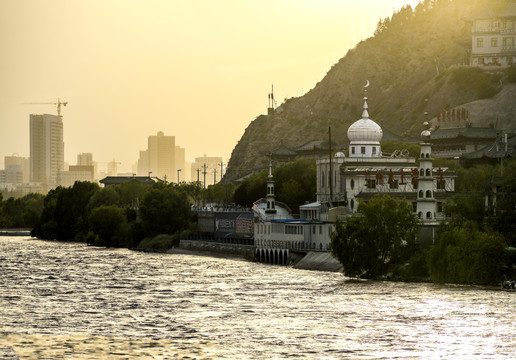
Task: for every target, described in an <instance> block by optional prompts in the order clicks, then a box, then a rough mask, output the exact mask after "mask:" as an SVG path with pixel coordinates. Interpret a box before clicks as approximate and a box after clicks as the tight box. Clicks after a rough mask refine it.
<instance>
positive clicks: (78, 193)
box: [33, 181, 99, 240]
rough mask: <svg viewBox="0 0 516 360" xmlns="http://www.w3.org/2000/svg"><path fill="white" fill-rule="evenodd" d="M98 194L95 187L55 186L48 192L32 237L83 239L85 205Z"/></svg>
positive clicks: (83, 184)
mask: <svg viewBox="0 0 516 360" xmlns="http://www.w3.org/2000/svg"><path fill="white" fill-rule="evenodd" d="M98 190H99V186H98V185H97V184H95V183H91V182H88V181H76V182H75V184H74V185H73V186H72V187H68V188H63V187H61V186H59V187H57V188H56V189H54V190H51V191H49V192H48V194H47V196H46V197H45V200H44V202H43V204H44V205H43V211H42V213H41V217H40V219H39V221H38V224H37V225H36V226H35V228H34V231H33V235H34V236H37V237H40V238H42V239H57V240H81V239H83V237H84V236H85V235H86V234H87V232H88V227H89V225H88V216H89V211H88V207H87V205H88V203H89V201H90V197H91V196H92V195H93V194H94V193H95V192H96V191H98Z"/></svg>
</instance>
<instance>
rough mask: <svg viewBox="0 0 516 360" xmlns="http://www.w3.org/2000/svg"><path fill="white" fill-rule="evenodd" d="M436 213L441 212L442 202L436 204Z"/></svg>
mask: <svg viewBox="0 0 516 360" xmlns="http://www.w3.org/2000/svg"><path fill="white" fill-rule="evenodd" d="M437 212H440V213H442V212H443V203H442V202H438V203H437Z"/></svg>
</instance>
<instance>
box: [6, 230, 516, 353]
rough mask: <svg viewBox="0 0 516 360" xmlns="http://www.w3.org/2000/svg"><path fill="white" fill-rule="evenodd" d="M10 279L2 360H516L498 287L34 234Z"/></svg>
mask: <svg viewBox="0 0 516 360" xmlns="http://www.w3.org/2000/svg"><path fill="white" fill-rule="evenodd" d="M0 274H1V275H0V276H1V278H0V279H1V280H0V281H1V282H0V319H1V320H0V321H1V323H0V349H1V350H2V351H3V353H4V355H3V356H4V358H9V356H11V358H17V357H16V356H18V357H19V358H20V359H286V358H292V359H300V358H306V359H378V358H386V359H392V358H400V359H407V358H423V359H426V358H442V359H451V358H453V359H461V358H462V359H472V358H490V359H492V358H500V359H502V358H512V357H515V356H516V315H515V311H514V303H515V300H516V293H509V292H503V291H499V290H498V289H492V288H479V287H467V286H439V285H433V284H410V283H397V282H377V281H350V280H349V279H346V278H345V277H344V276H343V275H342V274H339V273H331V272H316V271H305V270H296V269H292V268H289V267H284V266H273V265H264V264H259V263H252V262H247V261H245V260H239V259H225V258H214V257H207V256H196V255H193V254H152V253H140V252H135V251H130V250H127V249H105V248H97V247H89V246H85V245H84V244H79V243H60V242H52V241H40V240H34V239H30V238H26V237H11V238H9V237H0ZM0 354H1V352H0ZM5 354H7V355H5ZM9 354H10V355H9ZM0 358H2V357H1V356H0Z"/></svg>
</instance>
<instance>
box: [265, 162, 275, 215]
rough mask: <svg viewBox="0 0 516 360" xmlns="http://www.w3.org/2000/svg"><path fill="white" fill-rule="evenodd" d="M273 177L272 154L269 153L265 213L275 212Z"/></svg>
mask: <svg viewBox="0 0 516 360" xmlns="http://www.w3.org/2000/svg"><path fill="white" fill-rule="evenodd" d="M274 201H275V200H274V178H273V177H272V154H269V176H268V178H267V210H265V213H266V214H276V207H275V206H274Z"/></svg>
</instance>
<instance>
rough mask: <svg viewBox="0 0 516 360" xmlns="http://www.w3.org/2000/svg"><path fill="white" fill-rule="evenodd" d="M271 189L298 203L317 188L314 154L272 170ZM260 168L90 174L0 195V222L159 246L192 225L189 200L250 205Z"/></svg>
mask: <svg viewBox="0 0 516 360" xmlns="http://www.w3.org/2000/svg"><path fill="white" fill-rule="evenodd" d="M274 176H275V181H276V184H277V189H278V190H277V197H278V200H279V201H284V202H285V203H287V204H288V205H289V206H290V207H291V208H293V209H296V208H298V207H299V205H301V204H303V203H304V201H306V200H307V199H311V197H310V195H309V194H312V195H311V196H312V197H313V196H314V194H315V161H314V160H307V159H300V160H297V161H294V162H291V163H285V164H280V165H279V166H277V168H276V169H275V170H274ZM266 180H267V172H266V170H264V171H262V172H257V173H255V174H253V175H251V176H250V177H248V178H246V179H245V180H244V181H243V182H242V183H241V184H238V185H236V184H233V183H224V182H220V183H218V184H216V185H212V186H209V187H208V188H206V189H205V188H203V187H202V186H201V184H200V183H199V182H191V183H186V182H183V183H180V184H173V183H170V184H165V183H156V184H153V185H149V184H145V183H141V182H138V181H136V180H133V181H129V182H127V183H124V184H118V185H112V186H109V187H105V188H101V187H100V186H99V185H98V184H96V183H92V182H81V181H78V182H75V184H74V185H73V186H70V187H62V186H59V187H57V188H56V189H53V190H51V191H49V192H48V194H47V195H46V196H43V195H38V194H29V195H26V196H24V197H22V198H19V199H14V198H9V199H8V200H7V201H2V198H1V197H0V227H4V228H7V227H28V228H32V235H33V236H35V237H38V238H40V239H52V240H53V239H55V240H61V241H81V242H86V243H89V244H94V245H98V246H107V247H127V248H138V247H142V248H146V247H151V248H154V249H161V250H165V249H166V248H169V247H172V246H174V245H177V244H178V241H179V235H180V234H181V233H184V232H189V233H195V232H197V219H196V214H195V212H192V211H191V208H192V206H195V207H203V206H215V204H216V206H234V205H239V206H242V207H250V206H251V205H252V203H253V202H254V201H256V200H258V199H260V198H261V197H264V196H265V195H266Z"/></svg>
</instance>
